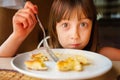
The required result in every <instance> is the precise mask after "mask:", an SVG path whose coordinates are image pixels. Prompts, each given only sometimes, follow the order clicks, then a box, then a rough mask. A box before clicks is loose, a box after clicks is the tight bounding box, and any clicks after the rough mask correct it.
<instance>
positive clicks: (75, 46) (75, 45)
mask: <svg viewBox="0 0 120 80" xmlns="http://www.w3.org/2000/svg"><path fill="white" fill-rule="evenodd" d="M70 46H71V47H73V48H77V47H79V46H80V44H70Z"/></svg>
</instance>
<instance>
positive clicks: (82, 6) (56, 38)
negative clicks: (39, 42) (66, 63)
mask: <svg viewBox="0 0 120 80" xmlns="http://www.w3.org/2000/svg"><path fill="white" fill-rule="evenodd" d="M96 15H97V12H96V8H95V6H94V3H93V1H92V0H54V2H53V5H52V8H51V13H50V20H49V26H48V35H50V39H49V43H50V46H51V47H52V48H58V47H60V48H74V49H84V50H90V51H96V50H97V48H96V44H97V42H96V41H97V40H96V31H97V30H96V29H97V28H96V26H95V24H96Z"/></svg>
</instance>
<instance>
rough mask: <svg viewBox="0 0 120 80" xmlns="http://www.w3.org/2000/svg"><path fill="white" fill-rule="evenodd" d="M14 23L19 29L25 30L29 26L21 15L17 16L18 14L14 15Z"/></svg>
mask: <svg viewBox="0 0 120 80" xmlns="http://www.w3.org/2000/svg"><path fill="white" fill-rule="evenodd" d="M14 22H15V24H17V25H20V24H21V26H20V27H23V28H27V27H28V26H29V22H28V20H27V19H26V18H25V17H23V16H22V15H21V14H18V13H16V14H15V16H14Z"/></svg>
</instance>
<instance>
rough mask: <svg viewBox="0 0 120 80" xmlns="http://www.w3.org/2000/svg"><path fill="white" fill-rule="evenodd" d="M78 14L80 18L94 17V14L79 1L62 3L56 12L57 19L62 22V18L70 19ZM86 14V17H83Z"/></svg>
mask: <svg viewBox="0 0 120 80" xmlns="http://www.w3.org/2000/svg"><path fill="white" fill-rule="evenodd" d="M75 15H77V18H78V20H80V19H81V18H88V19H91V20H92V19H93V16H91V14H89V13H88V11H87V9H85V7H84V6H83V5H82V4H79V3H71V4H68V3H65V2H64V3H61V4H59V8H58V9H57V10H56V12H55V15H54V16H55V17H56V21H57V22H60V21H61V20H63V19H65V20H70V19H71V18H74V17H75ZM83 16H84V17H83Z"/></svg>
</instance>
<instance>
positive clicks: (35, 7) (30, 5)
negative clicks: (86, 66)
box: [24, 1, 38, 14]
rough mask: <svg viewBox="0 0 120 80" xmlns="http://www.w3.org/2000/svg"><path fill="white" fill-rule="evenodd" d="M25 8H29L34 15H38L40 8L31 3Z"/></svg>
mask: <svg viewBox="0 0 120 80" xmlns="http://www.w3.org/2000/svg"><path fill="white" fill-rule="evenodd" d="M24 8H29V9H31V10H32V12H33V13H34V14H37V13H38V8H37V6H36V5H34V4H32V3H31V2H30V1H27V2H26V4H25V7H24Z"/></svg>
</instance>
